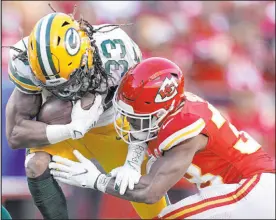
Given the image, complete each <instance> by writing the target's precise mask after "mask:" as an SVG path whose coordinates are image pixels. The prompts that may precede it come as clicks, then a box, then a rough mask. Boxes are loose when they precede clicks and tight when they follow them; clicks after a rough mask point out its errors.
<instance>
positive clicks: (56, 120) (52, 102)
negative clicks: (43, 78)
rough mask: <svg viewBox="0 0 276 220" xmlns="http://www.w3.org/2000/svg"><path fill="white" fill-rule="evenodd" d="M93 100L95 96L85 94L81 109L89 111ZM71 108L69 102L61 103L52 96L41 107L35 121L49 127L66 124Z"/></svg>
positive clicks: (69, 118) (71, 104) (69, 117)
mask: <svg viewBox="0 0 276 220" xmlns="http://www.w3.org/2000/svg"><path fill="white" fill-rule="evenodd" d="M94 99H95V95H93V94H91V93H87V94H86V95H85V96H84V97H83V98H82V99H81V107H82V108H83V109H85V110H87V109H89V108H90V107H91V106H92V104H93V103H94ZM72 108H73V103H72V102H71V101H63V100H60V99H58V98H57V97H55V96H52V97H50V98H48V99H47V100H46V102H45V103H44V104H43V105H42V106H41V108H40V111H39V113H38V115H37V118H36V120H37V121H41V122H44V123H46V124H49V125H56V124H68V123H70V122H71V112H72Z"/></svg>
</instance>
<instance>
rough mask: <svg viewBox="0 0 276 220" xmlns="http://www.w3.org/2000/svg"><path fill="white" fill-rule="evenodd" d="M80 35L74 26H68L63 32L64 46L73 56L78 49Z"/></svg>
mask: <svg viewBox="0 0 276 220" xmlns="http://www.w3.org/2000/svg"><path fill="white" fill-rule="evenodd" d="M80 43H81V40H80V36H79V34H78V32H77V31H76V30H75V29H74V28H70V29H69V30H68V31H67V32H66V34H65V48H66V50H67V52H68V53H69V54H70V55H71V56H74V55H75V54H76V53H77V52H78V51H79V50H80Z"/></svg>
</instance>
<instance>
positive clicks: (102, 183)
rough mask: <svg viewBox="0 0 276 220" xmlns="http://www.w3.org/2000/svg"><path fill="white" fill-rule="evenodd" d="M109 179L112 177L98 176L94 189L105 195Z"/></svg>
mask: <svg viewBox="0 0 276 220" xmlns="http://www.w3.org/2000/svg"><path fill="white" fill-rule="evenodd" d="M111 179H112V177H111V176H109V175H105V174H100V175H99V176H98V178H97V180H96V186H95V189H97V190H99V191H101V192H103V193H105V190H106V187H107V185H108V183H109V181H110V180H111Z"/></svg>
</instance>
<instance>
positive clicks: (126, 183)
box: [110, 143, 148, 195]
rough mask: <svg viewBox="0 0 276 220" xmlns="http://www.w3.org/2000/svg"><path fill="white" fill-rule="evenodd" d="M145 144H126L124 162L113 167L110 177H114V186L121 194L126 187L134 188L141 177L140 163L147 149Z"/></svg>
mask: <svg viewBox="0 0 276 220" xmlns="http://www.w3.org/2000/svg"><path fill="white" fill-rule="evenodd" d="M147 147H148V146H147V144H146V143H141V144H135V143H134V144H130V145H129V146H128V154H127V158H126V161H125V164H124V165H123V166H121V167H117V168H115V169H113V170H112V171H111V172H110V174H111V177H116V180H115V184H114V188H115V190H117V191H119V193H120V194H121V195H123V194H124V193H125V192H126V190H127V188H129V189H130V190H133V189H134V185H135V184H137V183H138V182H139V180H140V177H141V165H142V163H143V160H144V156H145V153H146V151H147Z"/></svg>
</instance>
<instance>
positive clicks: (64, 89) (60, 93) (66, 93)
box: [41, 54, 94, 101]
mask: <svg viewBox="0 0 276 220" xmlns="http://www.w3.org/2000/svg"><path fill="white" fill-rule="evenodd" d="M81 64H84V65H82V66H80V67H79V68H78V69H76V70H75V71H74V72H73V73H71V75H70V77H69V79H68V80H67V81H66V82H64V83H62V84H59V85H56V86H47V85H45V84H42V83H41V86H42V87H44V88H45V89H47V90H48V91H49V92H51V93H52V94H53V95H55V96H56V97H58V98H59V99H61V100H65V101H77V100H78V99H81V98H82V97H83V96H84V95H85V94H86V93H87V92H88V91H89V88H90V87H91V84H92V79H93V75H94V66H93V67H92V68H89V67H88V59H87V54H84V55H83V57H82V61H81Z"/></svg>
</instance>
